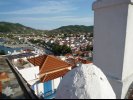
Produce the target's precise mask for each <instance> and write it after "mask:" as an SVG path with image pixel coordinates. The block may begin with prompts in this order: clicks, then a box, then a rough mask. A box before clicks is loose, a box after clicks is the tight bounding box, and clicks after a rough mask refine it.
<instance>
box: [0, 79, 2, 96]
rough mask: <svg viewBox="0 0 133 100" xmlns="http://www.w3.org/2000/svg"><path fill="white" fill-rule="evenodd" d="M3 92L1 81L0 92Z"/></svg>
mask: <svg viewBox="0 0 133 100" xmlns="http://www.w3.org/2000/svg"><path fill="white" fill-rule="evenodd" d="M1 93H2V83H1V81H0V94H1Z"/></svg>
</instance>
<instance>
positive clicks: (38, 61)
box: [28, 55, 47, 67]
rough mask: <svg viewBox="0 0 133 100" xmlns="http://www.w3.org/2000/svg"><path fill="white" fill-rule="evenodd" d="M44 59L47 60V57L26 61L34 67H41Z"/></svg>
mask: <svg viewBox="0 0 133 100" xmlns="http://www.w3.org/2000/svg"><path fill="white" fill-rule="evenodd" d="M46 58H47V55H42V56H39V57H35V58H30V59H28V61H29V62H30V63H32V64H33V65H35V66H39V67H41V66H42V65H43V63H44V61H45V60H46Z"/></svg>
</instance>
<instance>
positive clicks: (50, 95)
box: [41, 89, 56, 99]
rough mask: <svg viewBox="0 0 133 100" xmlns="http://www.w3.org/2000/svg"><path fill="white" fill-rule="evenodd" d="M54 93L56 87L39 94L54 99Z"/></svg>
mask: <svg viewBox="0 0 133 100" xmlns="http://www.w3.org/2000/svg"><path fill="white" fill-rule="evenodd" d="M55 93H56V89H54V90H51V91H48V92H46V93H45V94H44V93H41V96H42V97H43V98H44V99H54V98H55Z"/></svg>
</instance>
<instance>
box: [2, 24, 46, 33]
mask: <svg viewBox="0 0 133 100" xmlns="http://www.w3.org/2000/svg"><path fill="white" fill-rule="evenodd" d="M0 32H1V33H13V34H33V33H36V34H41V33H45V31H42V30H36V29H33V28H30V27H26V26H24V25H21V24H19V23H9V22H0Z"/></svg>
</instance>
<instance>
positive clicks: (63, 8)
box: [0, 1, 77, 14]
mask: <svg viewBox="0 0 133 100" xmlns="http://www.w3.org/2000/svg"><path fill="white" fill-rule="evenodd" d="M76 9H77V7H73V6H71V5H70V4H69V2H66V1H61V2H58V1H47V2H44V3H42V4H41V6H37V7H32V8H27V9H22V10H16V11H11V12H1V13H0V14H55V13H62V12H67V11H73V10H76Z"/></svg>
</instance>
